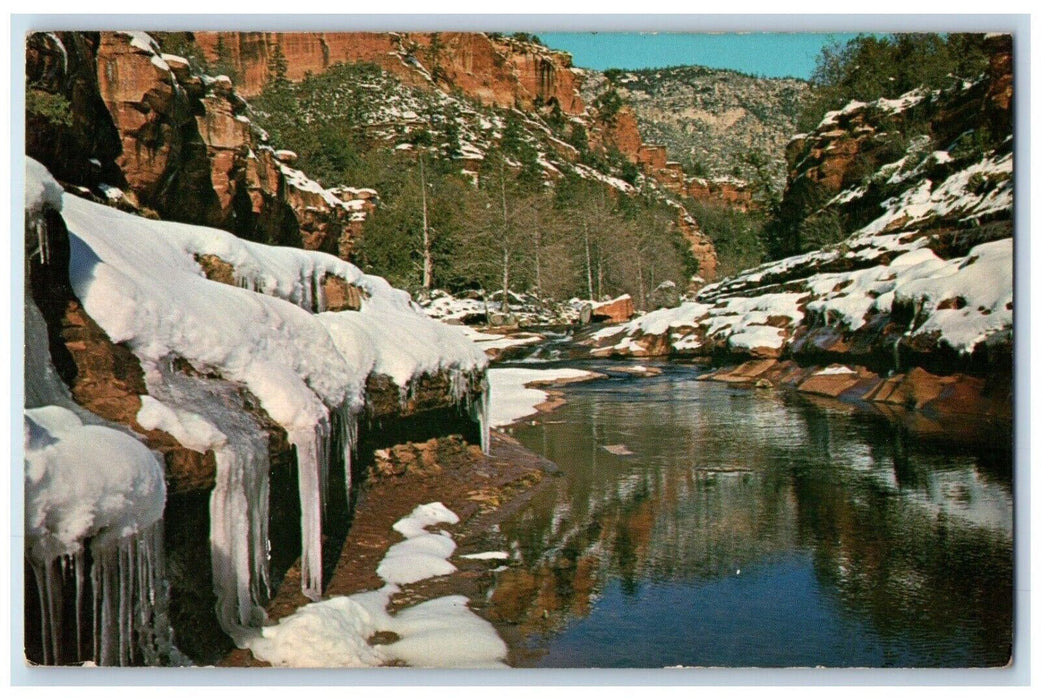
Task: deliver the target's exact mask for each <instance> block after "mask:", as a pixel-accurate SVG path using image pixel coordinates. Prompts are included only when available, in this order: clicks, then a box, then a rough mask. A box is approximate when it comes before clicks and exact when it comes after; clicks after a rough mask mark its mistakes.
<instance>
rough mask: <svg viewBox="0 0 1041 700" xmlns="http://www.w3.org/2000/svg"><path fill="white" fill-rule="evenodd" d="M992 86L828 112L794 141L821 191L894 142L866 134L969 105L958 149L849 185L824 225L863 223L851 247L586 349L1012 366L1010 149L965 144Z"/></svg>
mask: <svg viewBox="0 0 1041 700" xmlns="http://www.w3.org/2000/svg"><path fill="white" fill-rule="evenodd" d="M985 87H986V85H985V83H984V82H983V81H980V82H977V83H967V84H965V85H963V86H961V88H957V89H954V90H952V91H951V92H949V93H941V92H934V93H929V94H925V93H923V91H920V90H916V91H913V92H911V93H908V94H907V95H905V96H904V97H903V98H901V99H897V100H879V101H878V102H876V103H870V104H866V103H863V102H854V103H851V104H850V105H848V106H847V107H846V108H845V109H843V110H838V111H836V112H831V113H829V114H827V115H826V116H825V117H824V119H823V120H822V122H821V124H820V126H819V127H818V129H817V131H815V132H814V133H813V134H809V135H805V134H803V135H799V136H797V137H795V140H796V141H798V142H799V143H808V144H810V145H806V146H803V147H802V148H803V151H802V152H803V153H805V154H806V155H804V156H802V157H801V160H800V161H799V162H797V163H795V164H794V166H793V167H795V168H796V171H795V175H794V176H793V177H795V178H801V179H802V180H804V181H806V180H812V181H813V182H814V183H817V184H815V185H814V186H817V187H824V186H825V185H824V184H822V183H824V182H826V181H827V178H829V177H832V175H830V174H829V173H835V172H841V170H840V169H841V168H847V169H848V168H850V167H852V166H851V163H852V161H851V160H850V158H849V152H850V150H851V149H860V152H870V153H877V152H879V151H881V152H883V153H884V152H885V150H884V149H879V148H877V147H876V146H875V145H873V144H874V143H876V142H883V143H887V142H889V141H890V140H891V139H892V138H893V136H892V134H891V133H890V134H887V133H884V132H881V131H880V130H876V129H875V128H874V127H872V126H871V124H869V123H868V121H869V118H871V117H872V116H873V115H874V116H873V118H876V119H883V120H886V121H885V123H887V124H889V128H890V129H895V128H898V126H899V125H900V124H901V123H902V122H901V121H900V120H904V121H905V122H909V123H910V122H911V121H912V119H911V117H909V116H907V115H905V114H904V112H905V111H906V110H911V109H922V108H923V105H925V104H927V103H928V104H930V105H931V107H930V108H931V109H933V110H935V112H936V113H938V114H941V115H942V114H945V112H944V110H953V109H954V108H955V107H959V108H960V109H961V110H962V111H963V112H967V113H969V114H970V117H971V118H970V120H969V121H968V122H967V123H965V124H963V126H964V131H963V132H962V133H961V134H960V135H956V136H955V137H954V138H953V141H951V142H950V143H942V142H940V141H939V140H938V139H940V137H939V136H935V137H933V138H932V139H930V137H928V136H921V137H916V138H914V139H910V141H909V143H910V145H909V147H908V149H907V150H906V152H904V153H901V154H898V156H899V157H896V158H894V160H892V161H891V162H885V163H882V164H880V165H879V167H877V169H876V170H875V171H874V172H871V173H868V174H867V175H865V176H864V177H863V178H862V179H861V180H852V181H850V176H849V175H848V174H843V175H842V177H841V178H838V180H837V181H840V182H847V181H850V182H849V183H848V184H847V185H846V186H845V188H843V189H841V190H840V191H838V192H837V193H836V194H834V195H833V196H831V198H830V199H829V200H827V201H826V202H825V203H824V205H823V206H822V207H821V208H820V209H819V210H818V211H817V213H816V215H817V216H820V215H821V212H827V213H829V214H830V215H831V216H832V218H833V220H834V221H836V222H841V221H854V222H859V226H858V228H856V230H854V231H853V232H852V233H851V234H850V235H849V236H848V237H847V238H846V239H845V240H842V241H841V242H839V243H837V244H833V245H829V246H826V247H824V248H821V249H818V250H813V251H810V252H807V253H803V254H800V255H794V256H791V257H787V258H784V259H781V260H778V261H775V262H771V263H767V264H764V265H761V266H759V267H756V268H753V269H750V270H747V271H745V272H743V273H741V274H738V275H736V276H734V277H731V278H727V279H724V280H721V281H720V282H718V283H715V284H712V285H709V286H707V287H705V288H704V289H702V290H701V291H700V293H699V294H698V296H697V298H696V300H695V301H693V302H688V303H685V304H683V305H682V306H680V307H679V308H675V309H662V310H659V311H656V312H653V313H650V314H647V315H646V316H643V317H641V318H638V319H635V320H633V321H632V322H630V323H628V324H626V325H624V326H621V327H619V328H606V329H603V330H601V331H599V332H597V333H595V334H593V335H592V336H591V337H590V338H588V339H587V340H586V344H587V345H590V346H592V347H593V348H594V349H593V352H594V353H595V354H600V355H612V354H619V355H628V354H633V355H648V354H669V353H677V354H688V355H715V354H731V355H738V356H740V355H746V356H753V357H779V356H782V355H799V354H804V355H806V356H820V355H822V354H848V353H853V354H856V355H860V356H868V355H873V356H874V358H875V361H876V363H877V362H878V361H879V360H880V358H890V359H889V362H891V363H892V364H894V365H897V366H899V365H900V362H901V360H900V357H901V354H902V353H905V354H913V355H914V356H916V357H919V358H921V357H922V356H924V355H936V356H943V357H944V358H946V360H945V361H946V362H947V363H948V364H951V363H953V364H954V365H958V364H959V363H961V364H964V363H965V362H968V360H969V358H971V357H977V358H978V357H980V356H984V355H987V353H994V352H996V353H998V354H999V355H1000V354H1006V355H1007V354H1010V352H1011V334H1012V320H1013V279H1012V269H1013V252H1014V251H1013V240H1012V237H1011V236H1012V225H1011V218H1012V208H1013V178H1012V172H1013V170H1012V166H1013V156H1012V137H1011V136H1008V137H1007V138H1004V139H1002V138H1001V137H1000V136H998V138H996V139H994V140H993V141H992V143H994V144H995V145H991V146H990V147H983V148H981V147H980V146H979V145H976V146H974V147H971V148H970V147H968V146H965V145H964V144H965V143H968V142H973V143H977V144H978V140H977V141H973V139H974V138H975V137H974V136H973V134H974V130H975V129H976V126H975V125H974V122H973V121H972V119H978V118H979V116H978V115H979V111H980V110H979V109H977V110H976V111H975V112H972V111H970V110H967V109H966V108H965V105H973V104H976V102H973V100H976V101H977V102H978V101H979V100H981V99H988V100H989V99H991V98H990V92H985V91H984V88H985ZM980 95H984V97H980ZM985 104H986V103H985ZM877 115H882V116H881V117H879V116H877ZM945 128H946V129H948V130H950V129H951V126H950V124H949V123H945ZM876 132H877V133H876ZM872 139H874V141H872ZM839 145H841V146H842V147H841V148H840V147H839ZM873 149H874V150H873ZM814 178H817V180H814ZM876 202H877V203H876ZM835 225H836V226H837V225H838V224H837V223H836V224H835Z"/></svg>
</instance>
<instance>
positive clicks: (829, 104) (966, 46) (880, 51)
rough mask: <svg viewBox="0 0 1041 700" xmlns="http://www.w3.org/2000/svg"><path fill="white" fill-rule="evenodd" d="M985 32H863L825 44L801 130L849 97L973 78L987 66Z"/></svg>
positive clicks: (936, 86) (895, 92)
mask: <svg viewBox="0 0 1041 700" xmlns="http://www.w3.org/2000/svg"><path fill="white" fill-rule="evenodd" d="M983 37H984V35H983V34H891V35H886V36H881V37H878V36H874V35H867V34H862V35H860V36H858V37H856V38H854V39H852V40H851V41H849V42H847V43H846V44H844V45H840V44H832V45H830V46H826V47H825V48H824V49H823V50H822V51H821V53H820V55H819V56H818V58H817V65H816V68H815V69H814V72H813V76H812V78H811V80H810V83H811V86H812V95H811V97H810V99H809V100H807V102H806V104H805V106H804V108H803V111H802V114H801V115H800V117H799V129H800V130H802V131H809V130H811V129H813V128H814V127H816V125H817V124H818V123H819V122H820V120H821V118H822V117H823V116H824V114H825V112H827V111H829V110H834V109H840V108H841V107H842V106H843V105H845V104H846V103H848V102H849V101H850V100H854V99H856V100H861V101H863V102H870V101H872V100H877V99H879V98H882V97H886V98H895V97H899V96H900V95H902V94H903V93H905V92H907V91H909V90H913V89H915V88H917V87H919V86H923V85H924V86H925V87H926V88H929V89H939V88H945V87H948V86H950V85H951V84H952V83H953V81H955V80H958V79H966V78H975V77H977V76H978V75H980V74H981V73H982V72H983V71H984V70H985V69H986V67H987V55H986V52H985V50H984V47H983Z"/></svg>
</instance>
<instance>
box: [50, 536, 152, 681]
mask: <svg viewBox="0 0 1041 700" xmlns="http://www.w3.org/2000/svg"><path fill="white" fill-rule="evenodd" d="M162 536H163V527H162V521H159V522H156V523H153V524H152V525H149V526H148V527H147V528H145V529H144V530H143V531H141V532H139V533H137V534H136V535H132V536H130V537H126V538H123V539H121V540H118V541H115V542H113V541H111V540H108V541H106V540H104V538H95V539H94V540H93V541H92V542H91V556H92V558H93V564H92V565H91V568H90V580H91V588H92V592H93V601H92V604H91V618H92V629H91V649H92V653H91V658H92V659H93V660H94V662H95V663H96V664H98V665H99V666H115V665H120V666H127V665H130V664H135V663H145V664H148V665H153V666H154V665H159V664H161V663H163V661H164V660H165V659H168V658H169V655H170V650H171V648H172V646H171V642H172V634H171V632H170V621H169V617H168V615H167V606H168V594H167V591H166V575H165V572H164V558H163V553H162ZM52 564H53V562H52ZM73 564H74V567H75V576H76V642H77V653H76V655H75V656H76V658H75V660H77V661H79V660H82V658H83V657H82V656H81V654H82V651H81V648H82V633H83V630H82V627H83V620H82V611H81V607H80V606H81V603H80V599H81V597H82V591H83V583H84V578H85V577H84V569H85V558H84V554H83V553H82V552H80V553H77V554H76V555H75V556H74V558H73ZM54 591H55V593H54V595H55V596H56V598H55V600H56V602H57V604H58V606H59V609H60V605H61V589H60V586H59V587H55V588H54ZM49 634H50V638H51V639H52V640H53V639H56V638H55V637H54V636H53V632H51V633H49ZM54 649H55V651H53V652H52V654H51V656H52V658H51V660H49V661H47V663H53V662H54V658H56V657H57V655H58V653H59V652H58V650H59V649H60V645H59V646H57V647H54Z"/></svg>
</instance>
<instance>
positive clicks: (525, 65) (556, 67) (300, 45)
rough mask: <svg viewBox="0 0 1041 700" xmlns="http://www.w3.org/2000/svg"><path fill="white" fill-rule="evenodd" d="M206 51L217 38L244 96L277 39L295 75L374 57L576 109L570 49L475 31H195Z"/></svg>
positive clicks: (494, 92) (503, 96)
mask: <svg viewBox="0 0 1041 700" xmlns="http://www.w3.org/2000/svg"><path fill="white" fill-rule="evenodd" d="M194 36H195V40H196V41H197V42H198V44H199V46H200V47H202V49H203V50H204V51H205V52H206V53H207V55H208V56H209V57H210V58H216V56H217V43H218V41H220V42H221V43H222V45H223V46H224V47H225V49H226V51H227V53H228V57H229V59H230V60H231V61H232V63H233V64H234V65H235V67H236V68H237V69H238V71H239V72H240V73H241V74H242V75H243V76H244V77H243V84H242V86H241V91H242V94H244V95H246V96H251V95H256V94H258V93H259V92H260V91H261V90H262V89H263V87H264V84H265V82H266V81H267V77H268V75H269V70H270V61H271V57H272V54H273V52H274V47H275V45H277V46H278V47H279V48H280V49H281V51H282V54H283V55H284V56H285V59H286V65H287V76H288V77H289V79H290V80H300V79H302V78H303V77H304V76H305V75H306V74H307V73H308V72H311V73H320V72H322V71H323V70H325V69H327V68H329V67H330V66H331V65H333V64H335V63H338V62H342V63H357V62H369V63H375V64H376V65H378V66H380V67H381V68H383V69H384V70H387V71H389V72H391V73H394V74H395V75H398V76H399V77H401V78H402V80H404V81H406V82H408V83H411V84H416V85H441V86H443V87H448V88H457V89H459V90H460V91H462V92H463V93H464V94H466V95H469V96H471V97H474V98H475V99H477V100H478V101H479V102H481V103H483V104H489V105H495V106H498V107H506V108H511V107H520V108H522V109H532V108H534V107H539V106H541V105H544V104H548V103H550V102H555V103H557V104H559V106H560V108H561V109H562V110H563V111H564V112H565V113H568V114H581V113H582V112H583V111H584V109H585V105H584V104H583V102H582V98H581V97H579V95H578V91H577V88H578V84H579V80H580V78H579V77H578V75H577V74H576V73H575V72H574V71H572V69H571V56H570V55H569V54H567V53H564V52H561V51H553V50H551V49H548V48H545V47H542V46H537V45H535V44H532V43H528V42H523V41H517V40H514V39H511V38H509V37H495V38H491V37H489V36H487V35H485V34H481V33H476V32H437V33H423V32H380V33H376V32H306V33H303V32H300V33H287V34H267V33H261V32H196V33H195V34H194Z"/></svg>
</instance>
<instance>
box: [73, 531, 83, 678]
mask: <svg viewBox="0 0 1041 700" xmlns="http://www.w3.org/2000/svg"><path fill="white" fill-rule="evenodd" d="M73 562H74V564H75V569H76V658H77V659H79V658H80V654H82V653H83V634H82V630H83V584H84V580H83V570H84V568H86V558H85V555H84V553H83V551H82V550H81V551H79V552H76V553H75V554H74V555H73Z"/></svg>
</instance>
